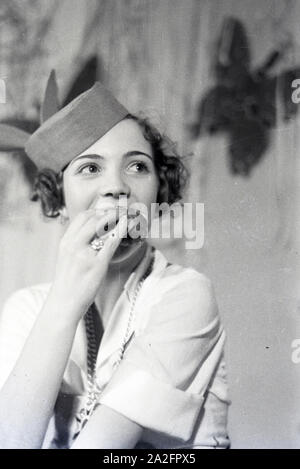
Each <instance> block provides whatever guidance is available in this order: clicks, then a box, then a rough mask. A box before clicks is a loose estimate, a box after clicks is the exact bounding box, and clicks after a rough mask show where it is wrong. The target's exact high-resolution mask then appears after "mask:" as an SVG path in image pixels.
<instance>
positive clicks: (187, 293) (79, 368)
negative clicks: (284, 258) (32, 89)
mask: <svg viewBox="0 0 300 469" xmlns="http://www.w3.org/2000/svg"><path fill="white" fill-rule="evenodd" d="M165 142H166V140H164V138H163V137H162V136H161V135H160V134H159V133H158V132H157V131H156V130H155V129H153V127H151V126H150V125H149V124H148V123H147V121H145V120H141V119H138V118H136V117H133V116H131V115H130V114H129V113H128V111H127V110H126V109H125V108H124V107H123V106H122V105H121V104H120V103H119V102H118V101H117V100H116V99H115V98H114V97H113V96H112V95H111V93H110V92H109V91H108V90H106V89H105V88H104V87H103V86H102V85H101V84H100V83H96V84H95V85H94V86H93V87H92V88H91V89H90V90H88V91H87V92H86V93H83V94H82V95H80V96H79V97H78V98H77V99H75V100H74V101H73V102H72V103H70V104H69V105H68V106H66V107H65V108H63V109H62V110H60V111H59V112H57V113H55V114H54V115H53V116H52V117H50V118H49V119H48V120H46V122H44V123H43V124H42V125H41V127H40V128H39V129H38V130H37V131H36V132H35V133H34V134H33V135H32V136H31V137H30V138H29V139H28V140H26V142H25V143H24V144H25V149H26V152H27V154H28V155H29V157H30V158H31V159H32V160H33V161H34V162H35V164H36V165H37V167H38V168H39V169H40V172H39V174H38V177H37V180H36V195H35V198H36V199H40V200H41V203H42V208H43V210H44V213H45V215H47V216H57V215H58V214H60V215H61V216H63V217H64V218H65V219H67V220H68V226H67V229H66V231H65V234H64V236H63V237H62V239H61V242H60V246H59V253H58V259H57V266H56V272H55V276H54V279H53V282H52V283H51V285H48V284H41V285H36V286H33V287H31V288H26V289H22V290H20V291H17V292H15V293H14V294H13V295H12V296H11V297H10V298H9V299H8V300H7V302H6V305H5V307H4V310H3V313H2V316H1V323H0V370H1V386H2V387H1V391H0V447H2V448H41V447H43V448H134V447H148V448H149V447H154V448H194V447H195V448H202V447H208V448H209V447H228V438H227V432H226V420H227V407H228V398H227V386H226V379H225V370H224V359H223V348H224V337H225V334H224V330H223V327H222V325H221V323H220V319H219V316H218V311H217V306H216V303H215V299H214V295H213V291H212V287H211V283H210V281H209V280H208V279H207V278H206V277H205V276H204V275H202V274H200V273H198V272H196V271H195V270H193V269H188V268H183V267H181V266H179V265H170V264H168V263H167V261H166V259H165V258H164V256H163V255H162V254H161V253H160V252H158V251H157V250H155V249H153V248H151V247H150V245H148V243H147V239H146V238H145V237H143V236H142V237H141V236H140V237H139V238H136V237H133V236H131V237H130V233H132V230H133V229H134V228H137V223H136V222H137V220H139V222H141V220H142V218H141V216H138V214H137V213H135V215H136V217H133V218H132V212H131V214H130V209H131V207H134V206H135V204H136V203H138V204H139V205H141V206H142V207H144V208H145V212H147V213H150V207H151V204H153V203H156V202H162V201H166V202H168V203H172V202H174V201H176V200H178V199H179V198H180V190H181V188H182V184H183V183H184V179H185V171H184V167H183V165H182V163H181V162H180V160H179V159H178V158H177V155H176V154H175V153H174V150H173V153H172V154H171V155H168V154H166V152H165V150H164V146H165ZM124 202H126V204H124ZM133 214H134V211H133ZM130 215H131V216H130ZM148 223H149V224H148V228H149V226H150V223H151V220H148Z"/></svg>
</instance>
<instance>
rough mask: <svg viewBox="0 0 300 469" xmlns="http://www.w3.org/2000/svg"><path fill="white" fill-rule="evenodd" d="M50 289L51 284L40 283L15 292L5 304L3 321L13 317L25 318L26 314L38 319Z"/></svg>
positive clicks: (2, 315)
mask: <svg viewBox="0 0 300 469" xmlns="http://www.w3.org/2000/svg"><path fill="white" fill-rule="evenodd" d="M50 287H51V283H40V284H36V285H31V286H29V287H25V288H20V289H18V290H16V291H14V292H13V293H12V294H11V295H10V296H9V297H8V298H7V299H6V301H5V303H4V306H3V308H2V313H1V318H2V320H5V319H6V318H7V316H9V317H11V316H12V315H14V316H16V315H22V316H24V314H26V315H27V316H29V317H32V318H34V317H36V315H37V314H38V313H39V311H40V309H41V307H42V306H43V304H44V302H45V300H46V298H47V295H48V292H49V290H50Z"/></svg>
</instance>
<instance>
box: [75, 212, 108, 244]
mask: <svg viewBox="0 0 300 469" xmlns="http://www.w3.org/2000/svg"><path fill="white" fill-rule="evenodd" d="M116 223H117V218H116V214H114V213H108V214H107V215H105V216H103V217H102V219H101V220H100V222H99V219H98V217H97V215H96V214H94V216H93V217H91V218H90V219H88V220H87V221H86V223H85V224H84V225H83V226H82V227H81V228H80V229H79V230H78V233H77V234H76V242H77V243H79V244H80V245H82V244H87V243H90V242H91V240H92V239H93V238H94V237H95V236H98V237H100V235H101V234H104V233H106V232H107V231H105V227H114V226H115V225H116Z"/></svg>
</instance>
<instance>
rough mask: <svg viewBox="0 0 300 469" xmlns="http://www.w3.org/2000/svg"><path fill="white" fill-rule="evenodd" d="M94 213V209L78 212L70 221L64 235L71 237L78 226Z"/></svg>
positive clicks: (76, 231) (78, 228) (75, 232)
mask: <svg viewBox="0 0 300 469" xmlns="http://www.w3.org/2000/svg"><path fill="white" fill-rule="evenodd" d="M94 214H95V210H91V209H90V210H85V211H83V212H80V213H79V214H78V215H76V217H75V218H74V220H72V222H71V223H70V225H69V227H68V228H67V230H66V232H65V237H69V236H70V237H72V236H74V234H77V233H78V231H79V230H80V228H81V227H82V226H83V225H84V224H85V223H86V222H87V221H88V220H89V219H90V218H91V217H92V216H94Z"/></svg>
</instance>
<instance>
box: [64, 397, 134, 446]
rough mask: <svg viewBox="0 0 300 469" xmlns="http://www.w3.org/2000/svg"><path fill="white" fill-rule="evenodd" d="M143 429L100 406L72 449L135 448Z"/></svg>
mask: <svg viewBox="0 0 300 469" xmlns="http://www.w3.org/2000/svg"><path fill="white" fill-rule="evenodd" d="M142 431H143V428H142V427H141V426H140V425H138V424H137V423H135V422H133V421H132V420H130V419H128V418H127V417H125V416H123V415H122V414H120V413H118V412H116V411H115V410H113V409H110V408H109V407H107V406H105V405H100V406H98V407H97V408H96V409H95V411H94V413H93V415H92V416H91V418H90V420H89V421H88V422H87V424H86V426H85V427H84V428H83V430H82V431H81V433H80V434H79V436H78V437H77V439H76V441H75V443H74V444H73V446H72V448H71V449H105V448H111V449H114V448H115V449H125V448H134V447H135V446H136V444H137V443H138V441H139V440H140V438H141V435H142Z"/></svg>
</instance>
